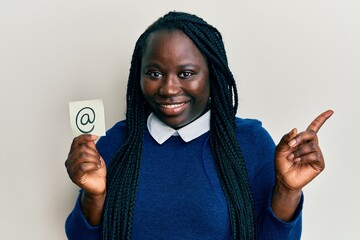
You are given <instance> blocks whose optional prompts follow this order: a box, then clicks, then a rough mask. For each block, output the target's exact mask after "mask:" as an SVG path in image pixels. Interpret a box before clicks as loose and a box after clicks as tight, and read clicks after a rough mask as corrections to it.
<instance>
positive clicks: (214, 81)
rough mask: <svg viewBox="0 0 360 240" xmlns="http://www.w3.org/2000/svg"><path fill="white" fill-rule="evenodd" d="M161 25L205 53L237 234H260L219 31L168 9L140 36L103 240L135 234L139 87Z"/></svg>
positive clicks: (142, 116)
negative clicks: (151, 42) (143, 64)
mask: <svg viewBox="0 0 360 240" xmlns="http://www.w3.org/2000/svg"><path fill="white" fill-rule="evenodd" d="M159 30H169V31H171V30H181V31H182V32H184V33H185V34H186V35H187V36H188V37H189V38H190V39H191V40H192V41H193V42H194V43H195V45H196V46H197V48H198V49H199V50H200V52H201V53H202V54H203V56H204V57H205V58H206V60H207V63H208V68H209V76H210V82H211V84H210V85H211V86H210V87H211V90H210V92H211V120H210V121H211V122H210V146H211V149H212V152H213V154H214V159H215V162H216V167H217V171H218V175H219V178H220V182H221V186H222V189H223V192H224V194H225V197H226V200H227V205H228V210H229V215H230V222H231V228H232V232H233V238H234V239H248V240H250V239H256V230H255V229H256V228H255V222H256V220H255V213H254V207H253V203H252V196H251V191H250V185H249V179H248V175H247V169H246V165H245V162H244V159H243V154H242V152H241V149H240V146H239V143H238V141H237V138H236V124H235V115H236V111H237V107H238V94H237V89H236V82H235V79H234V77H233V75H232V73H231V71H230V69H229V66H228V61H227V57H226V52H225V48H224V43H223V40H222V36H221V34H220V32H219V31H218V30H217V29H216V28H214V27H213V26H211V25H209V24H208V23H207V22H205V21H204V20H203V19H201V18H199V17H197V16H195V15H191V14H187V13H182V12H169V13H168V14H166V15H165V16H163V17H162V18H160V19H158V20H157V21H156V22H154V23H153V24H152V25H150V26H149V27H148V28H147V29H146V31H145V32H144V33H143V34H142V35H141V36H140V37H139V39H138V40H137V42H136V45H135V49H134V52H133V56H132V60H131V67H130V74H129V79H128V85H127V96H126V101H127V105H126V106H127V110H126V136H125V142H124V143H123V144H122V146H121V147H120V149H119V151H118V152H117V153H116V154H115V155H114V157H113V159H112V161H111V163H110V165H109V168H108V175H107V196H106V201H105V208H104V215H103V239H105V240H109V239H131V231H132V222H133V217H134V205H135V195H136V187H137V183H138V177H139V170H140V160H141V156H142V146H143V141H144V139H143V135H144V128H145V123H146V117H147V114H148V113H149V111H150V109H148V107H147V105H146V104H145V100H144V98H143V95H142V92H141V88H140V71H141V70H140V67H141V59H142V55H143V53H144V52H145V50H146V45H147V39H148V37H149V35H150V34H151V33H154V32H156V31H159Z"/></svg>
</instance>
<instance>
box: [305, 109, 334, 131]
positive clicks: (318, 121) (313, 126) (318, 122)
mask: <svg viewBox="0 0 360 240" xmlns="http://www.w3.org/2000/svg"><path fill="white" fill-rule="evenodd" d="M333 113H334V111H333V110H327V111H325V112H323V113H322V114H320V115H319V116H318V117H317V118H315V119H314V121H312V122H311V123H310V125H309V126H308V127H307V129H306V130H312V131H314V132H316V133H317V132H318V131H319V129H320V128H321V126H322V125H323V124H324V123H325V122H326V120H328V118H329V117H331V115H333Z"/></svg>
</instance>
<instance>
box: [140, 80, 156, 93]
mask: <svg viewBox="0 0 360 240" xmlns="http://www.w3.org/2000/svg"><path fill="white" fill-rule="evenodd" d="M140 87H141V92H142V94H143V96H144V97H146V96H149V95H152V91H153V89H152V85H151V84H150V83H149V81H146V79H143V78H141V79H140Z"/></svg>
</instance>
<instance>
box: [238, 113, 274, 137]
mask: <svg viewBox="0 0 360 240" xmlns="http://www.w3.org/2000/svg"><path fill="white" fill-rule="evenodd" d="M265 132H266V133H267V131H266V130H265V129H264V128H263V126H262V122H261V121H259V120H257V119H250V118H240V117H236V134H237V135H239V134H240V135H244V134H245V135H257V134H263V133H265Z"/></svg>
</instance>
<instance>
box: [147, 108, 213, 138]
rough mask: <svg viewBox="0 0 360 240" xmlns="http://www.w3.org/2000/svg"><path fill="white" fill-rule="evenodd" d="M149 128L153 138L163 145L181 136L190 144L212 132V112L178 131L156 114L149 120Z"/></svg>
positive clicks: (150, 116)
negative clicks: (174, 137)
mask: <svg viewBox="0 0 360 240" xmlns="http://www.w3.org/2000/svg"><path fill="white" fill-rule="evenodd" d="M147 128H148V130H149V132H150V134H151V136H152V137H153V138H154V139H155V141H156V142H158V143H159V144H163V143H164V142H165V141H166V140H168V139H169V138H170V137H171V136H180V137H181V138H182V139H183V140H184V141H185V142H190V141H191V140H193V139H195V138H197V137H199V136H201V135H203V134H204V133H206V132H207V131H209V130H210V110H209V111H207V112H206V113H205V114H204V115H202V116H201V117H199V118H198V119H196V120H195V121H193V122H191V123H189V124H188V125H186V126H184V127H182V128H180V129H177V130H176V129H173V128H171V127H169V126H168V125H166V124H165V123H164V122H162V121H161V120H160V119H159V118H157V117H156V116H155V114H153V113H151V114H150V115H149V117H148V119H147Z"/></svg>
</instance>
